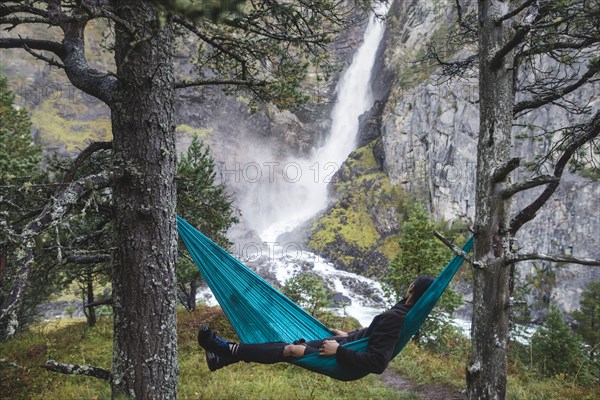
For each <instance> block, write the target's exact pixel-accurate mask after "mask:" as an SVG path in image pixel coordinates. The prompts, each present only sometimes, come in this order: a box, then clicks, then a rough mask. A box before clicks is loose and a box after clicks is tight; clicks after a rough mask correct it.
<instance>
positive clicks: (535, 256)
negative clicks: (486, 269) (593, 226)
mask: <svg viewBox="0 0 600 400" xmlns="http://www.w3.org/2000/svg"><path fill="white" fill-rule="evenodd" d="M528 260H543V261H554V262H562V263H569V264H581V265H589V266H593V267H598V266H600V260H595V259H593V258H579V257H573V256H565V255H559V254H543V253H527V254H515V255H513V256H512V257H511V258H510V260H509V262H510V263H516V262H519V261H528Z"/></svg>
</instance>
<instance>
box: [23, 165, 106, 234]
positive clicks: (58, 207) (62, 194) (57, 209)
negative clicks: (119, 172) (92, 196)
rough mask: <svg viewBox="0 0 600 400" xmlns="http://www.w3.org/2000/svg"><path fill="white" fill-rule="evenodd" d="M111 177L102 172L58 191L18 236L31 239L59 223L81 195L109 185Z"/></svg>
mask: <svg viewBox="0 0 600 400" xmlns="http://www.w3.org/2000/svg"><path fill="white" fill-rule="evenodd" d="M111 182H112V176H111V175H110V174H109V173H108V172H106V171H103V172H101V173H99V174H95V175H90V176H86V177H85V178H81V179H79V180H77V181H75V182H73V183H71V184H70V185H68V186H67V187H66V188H64V189H63V190H62V191H59V192H58V193H57V194H56V195H55V197H53V198H52V200H51V201H50V203H49V204H48V205H46V207H45V208H44V210H43V211H42V213H41V214H40V215H39V216H38V217H37V218H36V219H35V220H33V221H32V222H30V223H29V224H27V226H26V227H25V228H24V229H23V230H22V231H21V233H20V234H18V236H20V237H22V238H32V237H34V236H36V235H38V234H40V233H41V232H42V231H43V230H46V229H48V228H51V227H53V226H55V225H56V224H58V223H59V222H60V219H61V218H62V216H63V215H65V214H66V213H67V212H68V211H69V210H70V208H71V206H73V205H74V204H76V203H77V201H78V200H79V198H80V197H81V195H83V193H85V192H87V191H88V190H91V189H95V190H97V189H100V188H104V187H107V186H109V185H110V183H111Z"/></svg>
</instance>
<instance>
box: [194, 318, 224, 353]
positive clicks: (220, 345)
mask: <svg viewBox="0 0 600 400" xmlns="http://www.w3.org/2000/svg"><path fill="white" fill-rule="evenodd" d="M198 344H199V345H200V347H202V348H203V349H204V350H206V351H207V352H209V351H210V352H213V353H217V354H220V355H228V354H231V353H230V351H229V342H228V341H226V340H223V339H221V338H220V337H219V336H218V335H217V334H216V333H215V331H213V330H212V329H210V328H209V326H208V325H201V326H200V330H199V331H198Z"/></svg>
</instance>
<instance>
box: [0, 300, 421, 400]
mask: <svg viewBox="0 0 600 400" xmlns="http://www.w3.org/2000/svg"><path fill="white" fill-rule="evenodd" d="M178 321H179V327H178V335H179V369H180V378H179V398H180V399H212V400H216V399H236V398H246V399H285V398H287V399H355V398H364V399H407V400H408V399H411V400H414V399H417V397H415V396H414V395H412V394H409V393H405V392H398V391H395V390H392V389H389V388H387V387H385V386H384V385H383V384H382V383H381V382H380V381H379V380H378V379H377V378H376V377H374V376H371V377H368V378H366V379H362V380H359V381H356V382H350V383H344V382H339V381H335V380H333V379H330V378H328V377H325V376H322V375H317V374H314V373H310V372H308V371H305V370H303V369H301V368H299V367H296V366H293V365H288V364H278V365H259V364H246V363H239V364H236V365H233V366H230V367H227V368H224V369H222V370H219V371H217V372H213V373H211V372H210V371H209V370H208V368H207V367H206V363H205V360H204V353H203V352H202V351H200V350H199V348H198V344H197V342H196V333H197V329H198V326H199V324H200V323H202V322H206V323H209V324H210V325H211V326H215V327H217V328H218V330H219V331H220V332H222V333H223V335H224V336H227V337H234V333H233V331H232V329H231V326H230V325H229V324H228V323H227V322H226V320H225V318H224V316H223V314H222V313H221V312H220V310H218V309H213V308H210V309H209V308H203V307H201V308H200V310H198V311H197V312H196V313H194V314H190V313H187V312H185V311H182V312H180V314H179V316H178ZM111 324H112V321H111V319H110V318H100V321H99V323H98V325H97V326H96V327H94V328H86V326H85V321H83V320H75V319H73V320H62V321H58V322H52V323H41V324H38V325H36V326H34V327H32V328H31V329H29V330H28V331H27V332H24V333H22V334H20V335H19V336H18V337H16V338H15V339H13V340H11V341H9V342H6V343H2V344H1V347H0V358H3V359H6V360H10V361H12V362H15V363H17V364H18V365H20V366H22V367H23V368H22V369H17V368H15V367H13V366H9V365H7V364H6V363H2V364H0V393H1V395H0V397H1V398H7V399H15V400H16V399H109V398H110V388H109V385H108V383H106V382H104V381H100V380H98V379H95V378H88V377H78V376H73V375H61V374H57V373H54V372H49V371H46V370H44V369H42V368H40V367H39V366H40V365H42V364H44V362H45V361H46V360H47V359H49V358H52V359H54V360H56V361H59V362H64V363H73V364H89V365H94V366H97V367H101V368H107V369H108V368H109V367H110V363H111V336H112V332H111V331H112V325H111Z"/></svg>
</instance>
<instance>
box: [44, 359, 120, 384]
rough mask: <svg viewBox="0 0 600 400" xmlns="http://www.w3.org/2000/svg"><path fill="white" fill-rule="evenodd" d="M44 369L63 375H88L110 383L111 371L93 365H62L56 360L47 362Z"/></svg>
mask: <svg viewBox="0 0 600 400" xmlns="http://www.w3.org/2000/svg"><path fill="white" fill-rule="evenodd" d="M42 368H44V369H47V370H48V371H53V372H60V373H61V374H72V375H86V376H93V377H94V378H98V379H102V380H105V381H110V371H107V370H105V369H102V368H97V367H92V366H91V365H74V364H62V363H58V362H56V361H54V360H48V361H46V364H44V365H42Z"/></svg>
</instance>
